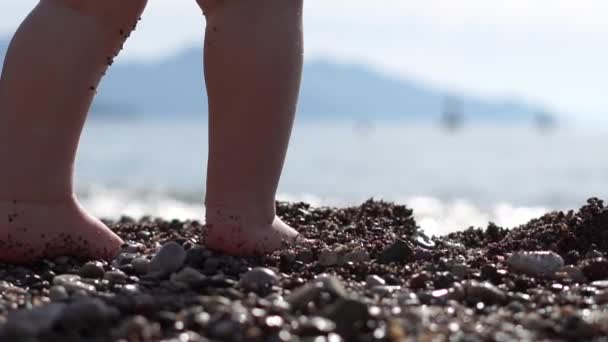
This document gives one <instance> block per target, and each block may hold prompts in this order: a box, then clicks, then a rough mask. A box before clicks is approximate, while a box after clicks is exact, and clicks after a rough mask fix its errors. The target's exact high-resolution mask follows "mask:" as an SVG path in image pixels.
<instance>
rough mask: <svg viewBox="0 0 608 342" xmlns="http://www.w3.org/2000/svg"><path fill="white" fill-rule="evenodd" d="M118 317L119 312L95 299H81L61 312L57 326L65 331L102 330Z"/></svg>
mask: <svg viewBox="0 0 608 342" xmlns="http://www.w3.org/2000/svg"><path fill="white" fill-rule="evenodd" d="M118 316H119V311H118V310H117V309H116V308H114V307H111V306H108V305H107V304H106V303H104V302H103V301H101V300H100V299H97V298H90V297H82V298H80V299H79V300H78V301H75V302H73V303H70V304H69V305H68V306H66V307H65V309H64V310H63V311H62V312H61V315H60V317H58V319H57V324H58V325H59V326H60V327H62V328H63V329H65V330H66V331H82V330H87V331H88V330H90V329H98V330H102V329H104V328H106V327H107V326H108V325H109V324H110V323H111V321H112V320H114V319H116V318H117V317H118Z"/></svg>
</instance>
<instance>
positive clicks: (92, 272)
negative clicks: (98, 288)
mask: <svg viewBox="0 0 608 342" xmlns="http://www.w3.org/2000/svg"><path fill="white" fill-rule="evenodd" d="M104 273H105V271H104V270H103V264H102V263H101V262H99V261H90V262H87V263H86V264H84V265H83V266H82V267H81V268H80V270H79V271H78V274H79V275H80V276H81V277H83V278H91V279H101V278H103V274H104Z"/></svg>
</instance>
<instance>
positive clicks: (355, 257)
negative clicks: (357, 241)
mask: <svg viewBox="0 0 608 342" xmlns="http://www.w3.org/2000/svg"><path fill="white" fill-rule="evenodd" d="M369 260H370V257H369V253H367V251H365V250H364V249H362V248H356V249H355V250H353V251H351V252H348V253H346V254H344V255H343V256H341V257H339V258H338V264H340V265H343V264H346V263H349V262H352V263H355V264H357V263H362V262H366V261H369Z"/></svg>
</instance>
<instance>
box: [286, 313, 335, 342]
mask: <svg viewBox="0 0 608 342" xmlns="http://www.w3.org/2000/svg"><path fill="white" fill-rule="evenodd" d="M296 326H297V328H296V332H297V333H298V334H300V335H303V336H311V335H325V334H327V333H330V332H332V331H334V329H336V324H335V323H334V322H332V321H331V320H329V319H327V318H324V317H319V316H313V317H306V316H301V317H299V318H298V320H297V321H296ZM314 340H315V341H316V340H317V339H314ZM323 341H324V340H323Z"/></svg>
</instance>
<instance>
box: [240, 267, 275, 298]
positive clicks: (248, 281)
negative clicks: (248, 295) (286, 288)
mask: <svg viewBox="0 0 608 342" xmlns="http://www.w3.org/2000/svg"><path fill="white" fill-rule="evenodd" d="M278 281H279V277H278V276H277V274H276V273H275V272H274V271H273V270H271V269H269V268H266V267H256V268H254V269H252V270H251V271H249V272H247V273H245V274H244V275H243V276H242V277H241V280H240V282H239V285H240V286H241V287H242V288H244V289H247V290H250V291H254V292H255V291H261V290H266V289H268V288H270V287H271V286H273V285H275V284H277V283H278Z"/></svg>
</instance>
